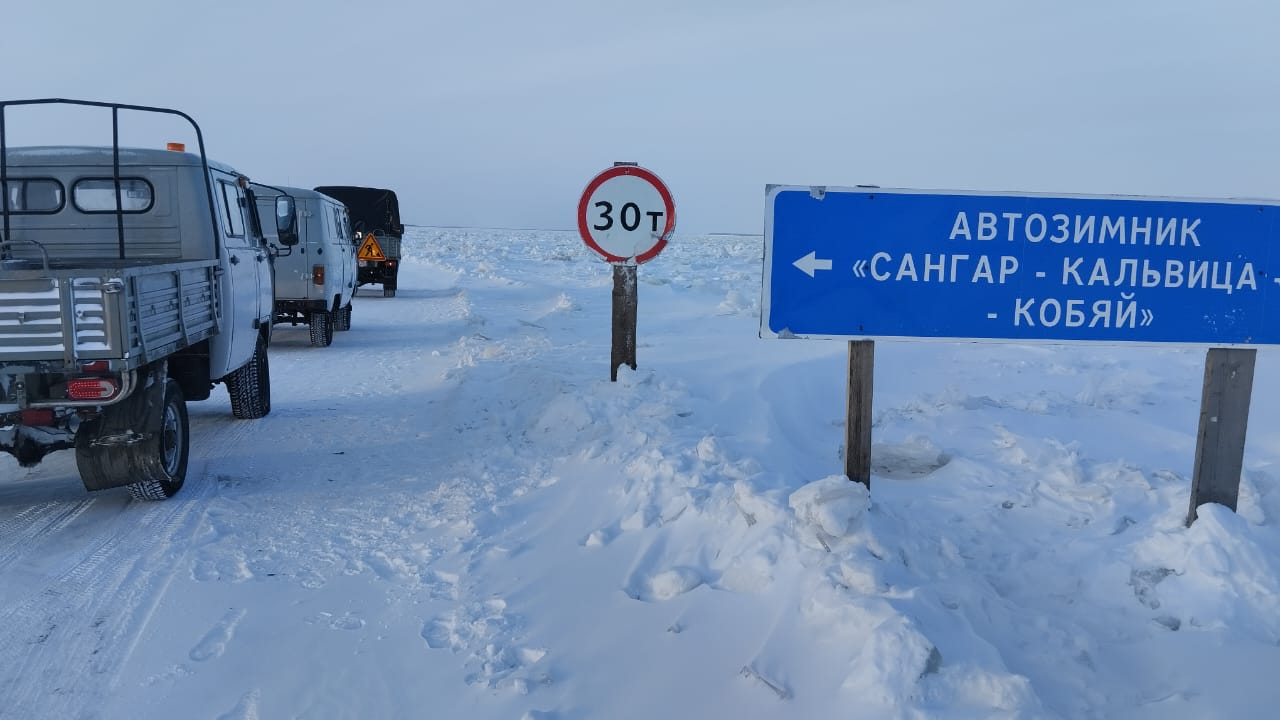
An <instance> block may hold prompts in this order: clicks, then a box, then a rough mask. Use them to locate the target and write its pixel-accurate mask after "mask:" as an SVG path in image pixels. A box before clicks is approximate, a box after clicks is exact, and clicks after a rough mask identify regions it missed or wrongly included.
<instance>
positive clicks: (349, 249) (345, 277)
mask: <svg viewBox="0 0 1280 720" xmlns="http://www.w3.org/2000/svg"><path fill="white" fill-rule="evenodd" d="M334 210H335V212H336V213H337V217H338V238H339V243H338V244H339V246H341V247H342V301H343V303H344V304H346V303H350V302H351V293H352V292H354V291H355V287H356V243H355V235H354V233H353V232H352V230H351V217H350V216H349V215H348V214H347V208H346V207H345V206H341V205H339V206H337V207H336V208H335V209H334Z"/></svg>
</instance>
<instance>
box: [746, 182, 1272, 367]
mask: <svg viewBox="0 0 1280 720" xmlns="http://www.w3.org/2000/svg"><path fill="white" fill-rule="evenodd" d="M766 206H767V207H766V212H765V257H764V297H763V300H762V303H761V306H762V312H761V326H760V334H761V336H762V337H826V338H847V339H874V338H928V339H955V340H966V339H978V340H1044V341H1094V342H1107V343H1179V344H1186V345H1212V346H1239V345H1243V346H1256V345H1274V344H1280V287H1277V286H1280V203H1277V202H1276V201H1271V200H1187V199H1177V198H1142V197H1119V196H1087V195H1068V196H1050V195H1041V194H997V193H971V192H945V193H939V192H925V191H919V190H902V189H879V188H875V189H870V188H809V187H789V186H773V187H770V188H769V189H768V192H767V195H766Z"/></svg>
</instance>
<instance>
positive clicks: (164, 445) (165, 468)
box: [128, 380, 191, 500]
mask: <svg viewBox="0 0 1280 720" xmlns="http://www.w3.org/2000/svg"><path fill="white" fill-rule="evenodd" d="M190 440H191V430H190V426H189V424H188V420H187V403H186V401H185V400H183V398H182V389H181V388H180V387H178V383H176V382H174V381H173V380H167V381H165V388H164V409H163V416H162V419H161V421H160V431H159V432H157V433H156V434H155V435H153V436H152V437H149V438H147V439H146V440H143V441H142V442H140V443H138V444H136V445H133V446H130V447H129V448H128V450H131V451H132V452H133V455H134V466H135V467H136V468H137V476H138V478H140V479H139V480H138V481H137V482H134V483H131V484H130V485H129V494H130V495H133V497H134V498H136V499H138V500H165V499H167V498H171V497H173V496H174V495H176V494H177V493H178V491H179V490H181V489H182V484H183V482H185V481H186V479H187V460H188V459H189V458H190V455H191V442H190Z"/></svg>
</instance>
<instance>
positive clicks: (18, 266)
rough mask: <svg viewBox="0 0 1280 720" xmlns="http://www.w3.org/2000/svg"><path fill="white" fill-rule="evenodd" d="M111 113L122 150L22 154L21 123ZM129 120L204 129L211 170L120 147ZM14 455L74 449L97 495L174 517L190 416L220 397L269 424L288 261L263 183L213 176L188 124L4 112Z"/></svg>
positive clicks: (2, 394)
mask: <svg viewBox="0 0 1280 720" xmlns="http://www.w3.org/2000/svg"><path fill="white" fill-rule="evenodd" d="M50 104H60V105H62V104H65V105H74V106H93V107H99V108H105V109H109V110H110V112H111V117H112V128H113V134H112V137H113V138H114V139H113V144H112V145H110V146H106V147H81V146H45V147H9V146H8V144H7V140H6V136H5V114H6V111H9V110H12V109H14V108H16V107H18V106H31V105H50ZM121 110H126V111H129V112H130V113H132V112H143V113H166V114H169V115H170V116H178V117H180V118H182V119H184V120H186V121H187V122H189V123H190V124H191V127H192V128H193V129H194V130H195V137H196V139H197V141H198V145H199V148H198V153H195V152H185V149H184V148H181V147H172V148H171V149H167V150H161V149H136V148H124V147H121V146H120V144H119V127H118V124H119V116H120V112H121ZM0 197H2V198H3V202H0V222H2V225H0V450H3V451H5V452H7V453H9V454H11V455H13V456H14V457H15V458H16V459H17V461H18V463H19V464H20V465H23V466H30V465H34V464H36V463H39V462H40V461H41V460H42V459H43V458H44V457H45V455H47V454H48V453H50V452H53V451H55V450H60V449H69V448H74V449H75V455H76V464H77V467H78V468H79V470H80V476H81V479H82V480H83V481H84V485H85V487H86V488H88V489H89V490H101V489H106V488H113V487H128V488H129V490H130V491H131V492H132V494H133V495H134V496H135V497H137V498H140V499H145V500H161V499H164V498H167V497H170V496H172V495H173V494H174V493H176V492H178V490H179V489H180V488H181V487H182V484H183V481H184V479H185V477H186V470H187V460H188V454H189V447H188V438H189V431H188V422H187V410H186V405H185V401H187V400H204V399H206V398H208V397H209V396H210V393H211V391H212V388H213V386H214V385H215V384H216V383H223V384H225V385H226V387H227V391H228V392H229V394H230V396H231V411H232V413H233V414H234V415H235V416H236V417H238V418H259V417H262V416H264V415H266V414H267V413H268V412H270V410H271V385H270V374H269V372H270V371H269V367H268V364H267V343H268V341H269V339H270V334H271V333H270V330H271V320H272V297H273V288H272V273H271V264H272V260H271V257H270V255H269V253H268V248H267V246H266V243H265V241H264V239H263V236H262V232H261V227H260V225H259V220H258V214H257V209H256V206H255V204H254V201H253V196H252V193H251V192H250V191H249V190H248V178H247V177H245V176H244V175H243V174H241V173H238V172H236V171H235V170H234V169H233V168H231V167H229V166H226V165H222V164H220V163H216V162H214V161H212V160H209V159H208V158H207V157H206V155H205V150H204V139H203V135H202V133H201V132H200V128H199V126H198V125H197V124H196V123H195V121H194V120H192V119H191V118H190V117H188V116H187V115H185V114H183V113H181V112H178V111H176V110H168V109H164V108H150V107H143V106H135V105H120V104H114V103H97V102H86V101H76V100H62V99H47V100H17V101H0Z"/></svg>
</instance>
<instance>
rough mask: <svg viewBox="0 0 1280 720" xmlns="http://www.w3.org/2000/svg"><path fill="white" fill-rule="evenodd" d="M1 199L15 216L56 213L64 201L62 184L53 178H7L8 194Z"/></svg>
mask: <svg viewBox="0 0 1280 720" xmlns="http://www.w3.org/2000/svg"><path fill="white" fill-rule="evenodd" d="M3 199H4V200H5V206H6V207H7V208H8V210H9V212H11V213H14V214H15V215H24V214H30V215H38V214H52V213H56V212H58V211H59V210H61V209H62V207H63V205H64V203H65V201H66V198H65V195H64V194H63V188H62V183H60V182H58V181H57V180H54V179H53V178H16V179H15V178H9V192H8V193H6V194H5V197H4V198H3Z"/></svg>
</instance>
